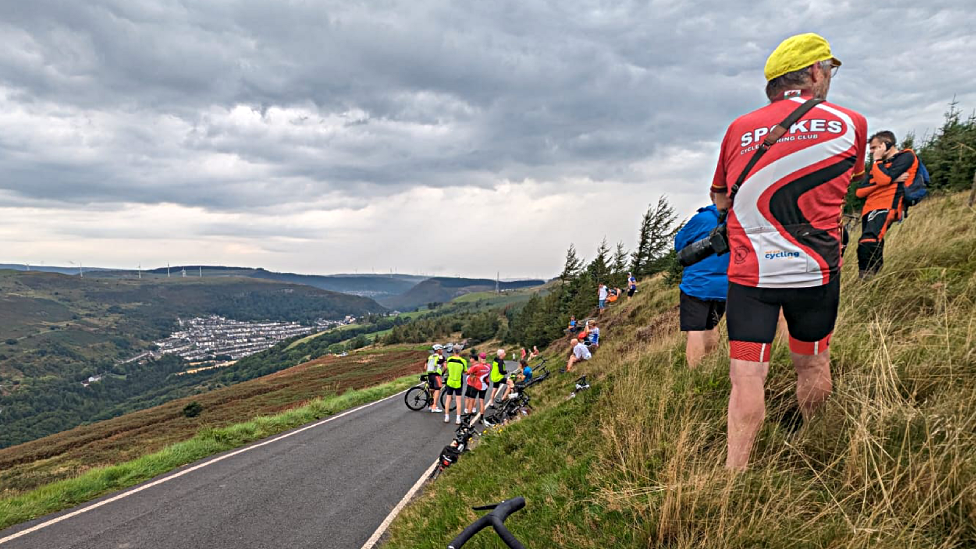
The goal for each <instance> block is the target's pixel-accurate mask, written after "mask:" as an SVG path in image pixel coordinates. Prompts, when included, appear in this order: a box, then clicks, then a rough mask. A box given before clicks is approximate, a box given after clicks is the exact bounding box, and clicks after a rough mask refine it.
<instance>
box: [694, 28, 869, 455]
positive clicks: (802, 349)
mask: <svg viewBox="0 0 976 549" xmlns="http://www.w3.org/2000/svg"><path fill="white" fill-rule="evenodd" d="M838 67H840V61H838V60H837V59H835V58H834V57H833V54H832V53H831V51H830V45H829V44H828V43H827V41H826V40H825V39H824V38H822V37H820V36H818V35H816V34H812V33H810V34H801V35H797V36H793V37H790V38H788V39H786V40H785V41H783V42H782V43H781V44H780V45H779V46H778V47H777V48H776V50H775V51H773V53H772V54H771V55H770V56H769V59H768V60H767V61H766V69H765V73H766V80H767V85H766V95H767V96H768V97H769V100H770V104H769V105H767V106H765V107H762V108H760V109H758V110H756V111H753V112H751V113H749V114H746V115H744V116H741V117H739V118H738V119H737V120H736V121H735V122H733V123H732V125H731V126H729V128H728V131H727V132H726V134H725V138H724V139H723V141H722V150H721V154H720V156H719V160H718V166H717V168H716V170H715V177H714V180H713V182H712V187H711V190H712V192H714V193H716V194H717V195H718V196H717V197H716V205H717V206H718V207H719V209H722V210H728V209H729V208H730V207H731V211H730V212H729V215H728V237H729V248H730V254H731V257H730V261H729V292H728V302H727V304H728V312H727V314H728V330H729V340H730V354H731V358H732V361H731V364H730V367H729V370H730V371H729V374H730V377H731V379H732V394H731V396H730V398H729V417H728V456H727V460H726V467H729V468H732V469H742V468H744V467H745V466H746V465H747V463H748V461H749V454H750V453H751V451H752V446H753V442H754V441H755V438H756V433H757V432H758V431H759V428H760V426H761V425H762V422H763V419H764V418H765V395H764V385H765V381H766V376H767V374H768V373H769V349H770V345H771V343H772V342H773V338H774V336H775V335H776V324H777V320H778V319H779V314H780V311H781V310H782V312H783V316H784V317H785V318H786V323H787V326H788V328H789V333H790V351H791V354H792V358H793V364H794V366H795V368H796V371H797V389H796V394H797V399H798V401H799V404H800V410H801V412H802V414H803V417H804V419H805V420H808V419H809V418H810V415H811V414H812V413H813V411H814V410H815V409H816V408H817V407H818V406H819V405H820V404H821V403H823V402H824V401H825V400H826V399H827V397H828V396H829V395H830V392H831V389H832V383H831V379H830V354H829V351H828V349H827V345H828V342H829V341H830V336H831V334H832V332H833V329H834V323H835V321H836V318H837V306H838V304H839V299H840V280H839V273H840V266H841V254H840V249H841V228H840V219H841V207H842V205H843V201H844V196H845V194H846V193H847V188H848V187H849V186H850V184H851V181H852V180H853V179H859V178H860V177H862V176H863V175H864V155H865V148H866V146H867V122H866V121H865V119H864V117H863V116H862V115H860V114H858V113H856V112H854V111H852V110H850V109H846V108H843V107H840V106H838V105H834V104H832V103H828V102H826V101H825V102H823V103H820V104H819V105H816V106H815V107H813V108H812V109H811V110H810V111H809V112H808V113H806V114H805V115H804V116H802V117H801V118H800V119H799V120H798V121H797V122H796V123H795V124H793V125H792V126H791V127H790V128H788V129H787V131H786V133H785V134H784V135H783V136H782V137H781V138H780V139H779V140H778V141H776V143H775V144H773V145H772V146H771V147H770V148H769V150H768V152H767V153H766V154H765V155H764V156H762V158H761V159H760V160H759V161H758V163H756V165H755V166H754V167H753V169H752V170H751V171H750V172H749V174H748V176H747V177H746V179H745V181H744V182H743V183H742V186H741V188H740V189H739V191H738V193H737V194H736V195H735V197H734V203H733V201H732V200H730V198H729V196H728V195H729V189H730V188H731V186H732V185H733V183H734V182H735V181H736V179H737V178H738V177H739V174H740V173H741V172H742V171H743V169H744V167H745V165H746V164H747V163H748V162H749V160H750V158H751V157H752V156H753V154H754V152H755V151H756V149H757V148H758V147H759V145H760V144H761V143H762V142H763V139H764V136H766V135H767V134H768V133H769V132H770V129H771V128H772V127H774V126H776V125H777V124H779V123H780V122H782V121H783V120H784V119H786V118H787V116H789V115H790V114H791V113H792V112H793V111H794V110H796V109H797V108H798V107H799V106H800V105H802V104H803V103H805V102H806V100H807V99H810V98H818V99H826V97H827V92H828V90H829V89H830V82H831V78H832V76H833V73H834V72H835V71H836V69H837V68H838Z"/></svg>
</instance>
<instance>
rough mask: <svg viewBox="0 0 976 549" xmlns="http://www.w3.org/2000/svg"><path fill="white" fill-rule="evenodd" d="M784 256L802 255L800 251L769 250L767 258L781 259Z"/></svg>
mask: <svg viewBox="0 0 976 549" xmlns="http://www.w3.org/2000/svg"><path fill="white" fill-rule="evenodd" d="M784 257H800V252H784V251H783V250H769V251H768V252H766V259H781V258H784Z"/></svg>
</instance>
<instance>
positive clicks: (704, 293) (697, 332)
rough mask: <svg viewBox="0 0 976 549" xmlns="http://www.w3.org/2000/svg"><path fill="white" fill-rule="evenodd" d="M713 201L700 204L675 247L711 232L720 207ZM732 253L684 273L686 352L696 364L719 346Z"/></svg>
mask: <svg viewBox="0 0 976 549" xmlns="http://www.w3.org/2000/svg"><path fill="white" fill-rule="evenodd" d="M711 196H712V204H711V205H709V206H706V207H704V208H701V209H699V210H698V213H697V214H695V215H694V217H692V218H691V219H689V220H688V223H685V226H684V227H682V228H681V230H680V231H678V234H676V235H675V236H674V248H675V250H681V249H682V248H684V247H685V246H687V245H688V244H691V243H692V242H697V241H698V240H701V239H703V238H705V237H707V236H708V234H709V233H710V232H711V231H712V229H714V228H715V227H717V226H718V219H719V211H718V208H716V207H715V196H714V194H712V195H711ZM728 270H729V254H723V255H713V256H711V257H709V258H707V259H705V260H704V261H700V262H698V263H695V264H694V265H691V266H689V267H685V270H684V273H683V274H682V275H681V286H680V288H681V308H680V312H681V331H682V332H688V346H687V347H686V350H685V356H686V357H687V359H688V367H689V368H694V367H695V366H698V363H699V362H701V360H702V359H703V358H704V357H705V355H707V354H709V353H711V352H712V351H714V350H715V349H716V348H718V323H719V321H720V320H722V316H723V315H724V314H725V296H726V294H727V292H728V289H729V280H728V276H727V273H728Z"/></svg>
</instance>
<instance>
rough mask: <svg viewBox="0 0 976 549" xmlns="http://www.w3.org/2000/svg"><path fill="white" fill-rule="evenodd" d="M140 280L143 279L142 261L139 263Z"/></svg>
mask: <svg viewBox="0 0 976 549" xmlns="http://www.w3.org/2000/svg"><path fill="white" fill-rule="evenodd" d="M139 280H142V263H140V264H139Z"/></svg>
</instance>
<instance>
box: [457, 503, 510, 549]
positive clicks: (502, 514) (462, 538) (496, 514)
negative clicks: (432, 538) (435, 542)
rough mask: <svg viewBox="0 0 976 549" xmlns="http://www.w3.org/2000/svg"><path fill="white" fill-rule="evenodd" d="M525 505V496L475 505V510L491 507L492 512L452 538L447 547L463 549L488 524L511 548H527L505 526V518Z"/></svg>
mask: <svg viewBox="0 0 976 549" xmlns="http://www.w3.org/2000/svg"><path fill="white" fill-rule="evenodd" d="M523 507H525V498H523V497H522V496H519V497H517V498H512V499H507V500H505V501H503V502H501V503H496V504H494V505H482V506H480V507H473V509H474V510H475V511H487V510H489V509H490V510H491V512H490V513H488V514H487V515H484V516H482V517H481V518H479V519H478V520H476V521H474V522H473V523H471V525H469V526H468V527H467V528H465V529H464V530H463V531H462V532H461V533H460V534H458V536H457V537H456V538H454V539H453V540H451V543H449V544H447V549H461V547H462V546H464V544H465V543H467V542H468V540H470V539H471V537H472V536H474V535H475V534H477V533H478V532H480V531H481V530H483V529H485V528H487V527H488V526H491V527H492V528H494V530H495V533H496V534H498V537H500V538H502V541H504V542H505V545H507V546H508V547H509V549H525V546H524V545H522V542H520V541H519V540H517V539H515V536H514V535H512V533H511V532H509V531H508V528H505V519H507V518H508V517H509V515H511V514H512V513H515V512H516V511H519V510H521V509H522V508H523Z"/></svg>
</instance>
